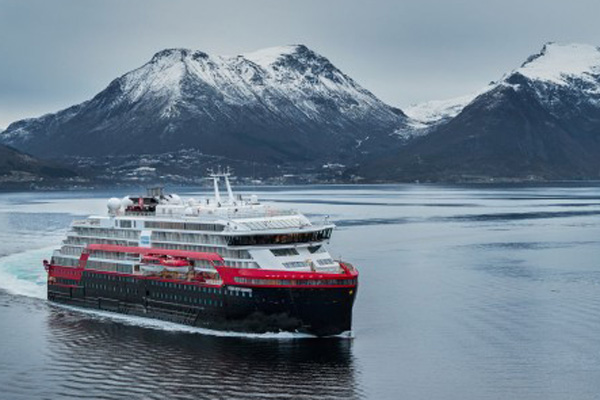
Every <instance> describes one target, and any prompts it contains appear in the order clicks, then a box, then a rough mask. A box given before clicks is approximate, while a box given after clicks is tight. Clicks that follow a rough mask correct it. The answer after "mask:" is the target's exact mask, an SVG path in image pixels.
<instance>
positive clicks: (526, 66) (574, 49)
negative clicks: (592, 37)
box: [515, 42, 600, 85]
mask: <svg viewBox="0 0 600 400" xmlns="http://www.w3.org/2000/svg"><path fill="white" fill-rule="evenodd" d="M515 72H517V73H519V74H521V75H524V76H525V77H527V78H529V79H534V80H541V81H547V82H551V83H555V84H559V85H564V84H566V83H567V80H566V78H568V77H580V78H581V77H583V78H588V77H589V76H590V75H595V74H600V48H598V47H596V46H592V45H588V44H580V43H570V44H558V43H554V42H548V43H546V44H545V45H544V46H543V47H542V50H541V51H540V52H539V53H538V54H534V55H533V56H531V57H529V58H528V59H527V61H525V63H523V65H521V67H520V68H519V69H517V70H516V71H515Z"/></svg>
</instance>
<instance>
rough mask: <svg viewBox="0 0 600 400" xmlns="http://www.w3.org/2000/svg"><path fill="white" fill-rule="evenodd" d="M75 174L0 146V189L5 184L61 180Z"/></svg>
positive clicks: (72, 176)
mask: <svg viewBox="0 0 600 400" xmlns="http://www.w3.org/2000/svg"><path fill="white" fill-rule="evenodd" d="M74 177H76V174H75V173H74V172H73V171H71V170H69V169H66V168H63V167H60V166H57V165H54V164H53V163H50V162H46V161H40V160H38V159H36V158H34V157H32V156H30V155H27V154H24V153H21V152H19V151H17V150H15V149H13V148H10V147H7V146H2V145H0V188H4V187H5V185H7V184H11V185H14V184H18V183H28V182H38V181H41V180H46V181H48V180H50V181H53V180H63V179H66V178H74Z"/></svg>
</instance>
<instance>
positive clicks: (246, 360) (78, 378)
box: [46, 307, 360, 399]
mask: <svg viewBox="0 0 600 400" xmlns="http://www.w3.org/2000/svg"><path fill="white" fill-rule="evenodd" d="M51 310H52V312H49V313H48V315H47V326H48V329H47V335H46V337H47V340H48V346H49V347H50V348H51V349H52V355H51V358H50V360H49V368H50V370H52V371H53V372H54V374H55V376H56V378H57V380H56V381H55V382H54V385H52V386H53V390H54V391H55V392H56V394H57V395H63V396H64V395H68V396H77V395H79V394H81V393H85V394H86V396H89V397H90V398H97V399H101V398H115V395H118V396H119V397H125V396H134V397H135V396H141V397H143V398H161V399H164V398H172V397H173V396H174V395H176V396H177V398H190V399H192V398H194V399H195V398H204V397H207V398H228V399H236V398H239V399H242V398H244V399H247V398H251V397H255V398H267V397H272V398H290V399H317V398H318V399H323V398H344V399H355V398H359V397H360V396H359V392H358V390H357V384H356V382H355V380H356V378H355V376H356V371H355V368H354V361H353V355H352V346H353V343H352V340H347V339H328V340H323V339H285V340H282V339H258V340H257V339H246V338H224V337H212V336H206V335H201V334H193V333H185V332H168V331H161V330H157V329H148V328H144V327H138V326H130V325H125V324H120V323H114V321H103V320H100V319H97V318H94V317H90V316H86V315H84V314H80V313H78V312H73V311H70V310H63V309H60V308H54V307H52V309H51ZM66 376H69V378H68V379H65V377H66ZM50 397H52V396H50Z"/></svg>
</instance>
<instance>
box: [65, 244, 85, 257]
mask: <svg viewBox="0 0 600 400" xmlns="http://www.w3.org/2000/svg"><path fill="white" fill-rule="evenodd" d="M82 251H83V247H81V246H64V247H63V248H61V249H60V252H61V253H62V254H65V255H69V256H76V257H79V256H80V255H81V252H82Z"/></svg>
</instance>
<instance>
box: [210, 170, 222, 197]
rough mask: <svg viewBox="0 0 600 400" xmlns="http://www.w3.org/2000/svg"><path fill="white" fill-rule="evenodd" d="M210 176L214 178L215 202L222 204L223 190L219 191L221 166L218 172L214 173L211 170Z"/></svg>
mask: <svg viewBox="0 0 600 400" xmlns="http://www.w3.org/2000/svg"><path fill="white" fill-rule="evenodd" d="M209 176H210V177H211V178H212V180H213V186H214V190H215V203H217V205H218V206H220V205H221V192H220V191H219V181H220V180H221V171H220V168H219V171H217V173H214V172H213V171H212V170H211V171H210V175H209Z"/></svg>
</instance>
